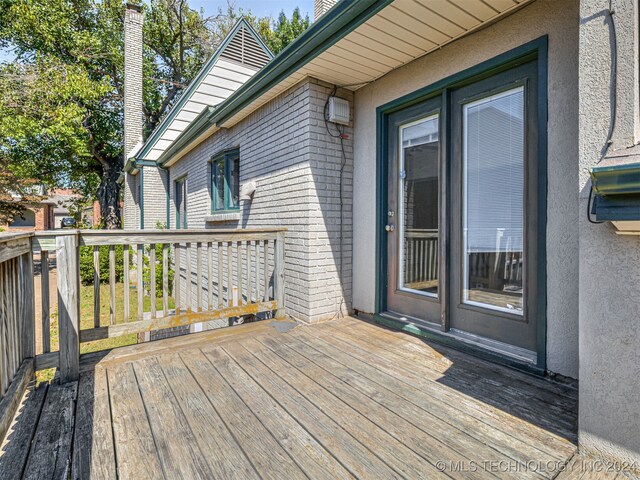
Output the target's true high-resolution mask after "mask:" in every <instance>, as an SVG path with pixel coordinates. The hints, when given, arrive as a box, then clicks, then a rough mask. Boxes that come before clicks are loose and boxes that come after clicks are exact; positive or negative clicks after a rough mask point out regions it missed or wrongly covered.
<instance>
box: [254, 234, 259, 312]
mask: <svg viewBox="0 0 640 480" xmlns="http://www.w3.org/2000/svg"><path fill="white" fill-rule="evenodd" d="M254 244H255V249H256V254H255V256H254V261H255V267H256V268H255V271H256V297H255V301H256V302H259V301H260V242H259V241H258V240H256V241H255V242H254Z"/></svg>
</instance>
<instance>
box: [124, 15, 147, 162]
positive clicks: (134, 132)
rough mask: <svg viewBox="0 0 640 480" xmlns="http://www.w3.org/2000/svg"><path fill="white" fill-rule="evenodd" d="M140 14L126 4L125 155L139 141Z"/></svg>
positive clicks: (140, 105) (126, 156)
mask: <svg viewBox="0 0 640 480" xmlns="http://www.w3.org/2000/svg"><path fill="white" fill-rule="evenodd" d="M142 21H143V19H142V13H141V10H140V6H139V5H134V4H131V3H127V6H126V7H125V12H124V153H125V162H126V160H127V158H128V155H129V152H131V150H133V148H134V147H135V146H136V145H137V144H138V142H140V141H141V140H142V125H143V115H142Z"/></svg>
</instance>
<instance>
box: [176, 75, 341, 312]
mask: <svg viewBox="0 0 640 480" xmlns="http://www.w3.org/2000/svg"><path fill="white" fill-rule="evenodd" d="M331 88H332V87H331V86H330V85H326V84H323V83H320V82H318V81H316V80H313V79H310V80H308V81H304V82H302V83H300V84H298V85H297V86H295V87H293V88H291V89H290V90H288V91H287V92H285V93H283V94H282V95H280V96H279V97H277V98H276V99H274V100H273V101H271V102H269V103H268V104H266V105H265V106H263V107H261V108H260V109H258V110H257V111H256V112H254V113H253V114H251V115H250V116H249V117H247V118H246V119H244V120H243V121H241V122H240V123H238V124H237V125H235V126H233V127H232V128H230V129H225V130H221V131H219V132H216V133H215V134H214V135H213V136H211V137H210V138H208V139H207V140H206V141H204V142H203V143H202V144H200V145H198V146H197V147H196V148H195V149H194V150H192V151H191V152H189V153H188V154H187V155H185V157H184V158H182V159H180V160H179V161H178V162H177V163H176V164H175V165H173V166H171V167H170V175H171V187H170V194H171V228H175V218H176V214H175V198H174V196H175V188H174V187H173V185H174V181H175V180H176V179H177V178H180V177H182V176H183V175H185V174H186V175H187V190H188V194H187V195H188V197H187V202H188V207H187V208H188V215H187V217H188V227H189V228H210V229H215V228H226V229H228V228H267V227H286V228H287V229H288V231H287V233H286V248H285V255H286V265H285V279H286V288H285V292H286V298H285V302H286V308H287V313H288V314H289V315H291V316H292V317H294V318H296V319H298V320H302V321H307V322H310V321H311V322H312V321H320V320H325V319H330V318H333V317H335V316H337V315H338V313H339V312H341V313H343V314H344V313H346V312H347V311H348V310H349V309H350V308H351V277H352V275H351V237H352V229H351V225H352V214H351V212H352V202H351V198H352V183H353V168H352V167H353V163H352V155H353V149H352V145H351V135H350V134H351V129H350V128H347V129H346V133H347V134H349V135H350V137H349V139H347V140H345V142H344V144H345V153H346V157H347V162H346V165H345V168H344V173H343V193H344V199H343V222H344V223H343V249H342V252H343V269H342V273H343V275H342V276H341V275H340V274H339V270H340V268H339V262H340V260H339V258H340V239H339V230H340V168H341V165H342V151H341V147H340V140H339V139H337V138H332V137H330V136H329V135H328V134H327V130H326V128H325V124H324V121H323V116H324V104H325V101H326V99H327V96H328V95H329V94H330V92H331ZM338 96H340V97H343V98H347V99H350V100H352V95H351V94H350V93H349V92H346V91H339V92H338ZM236 146H238V147H239V148H240V184H244V183H246V182H248V181H251V180H255V181H256V183H257V190H256V192H255V194H254V196H253V200H252V201H251V202H241V210H240V220H239V221H226V222H205V217H206V216H209V215H211V185H210V163H209V161H210V159H211V157H212V156H213V155H215V154H216V153H218V152H220V151H221V150H223V149H226V148H230V147H236ZM341 277H342V278H341Z"/></svg>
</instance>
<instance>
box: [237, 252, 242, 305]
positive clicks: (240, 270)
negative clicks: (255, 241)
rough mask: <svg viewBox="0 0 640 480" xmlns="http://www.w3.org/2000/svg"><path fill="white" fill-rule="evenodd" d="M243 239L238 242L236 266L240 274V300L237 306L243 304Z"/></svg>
mask: <svg viewBox="0 0 640 480" xmlns="http://www.w3.org/2000/svg"><path fill="white" fill-rule="evenodd" d="M242 250H243V249H242V240H238V242H237V243H236V268H237V275H238V302H237V303H236V306H240V305H242V303H243V302H242Z"/></svg>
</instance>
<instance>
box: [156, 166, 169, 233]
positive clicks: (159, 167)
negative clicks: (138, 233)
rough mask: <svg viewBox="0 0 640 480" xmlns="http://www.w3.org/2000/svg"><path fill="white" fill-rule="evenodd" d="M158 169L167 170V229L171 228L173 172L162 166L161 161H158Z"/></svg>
mask: <svg viewBox="0 0 640 480" xmlns="http://www.w3.org/2000/svg"><path fill="white" fill-rule="evenodd" d="M158 169H159V170H164V171H165V172H167V188H166V189H165V197H166V208H167V220H166V222H165V223H166V228H167V230H169V229H170V228H171V190H170V188H171V185H170V183H171V173H170V172H169V169H168V168H164V167H161V166H160V163H158Z"/></svg>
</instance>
